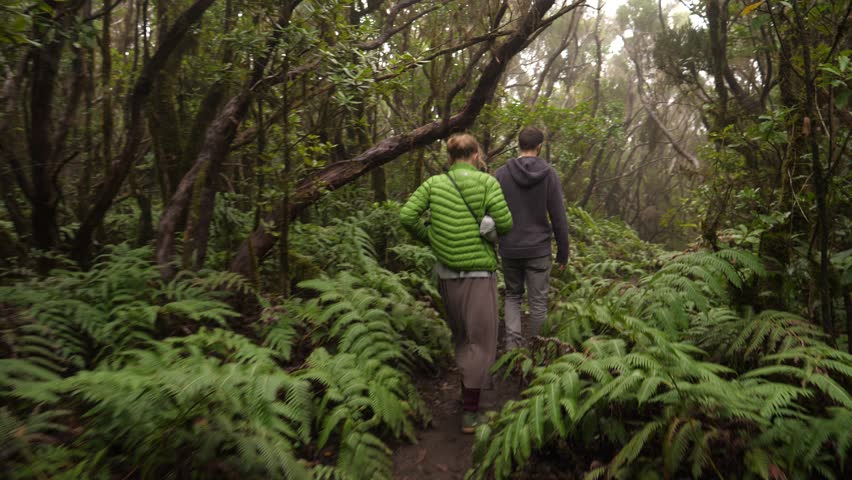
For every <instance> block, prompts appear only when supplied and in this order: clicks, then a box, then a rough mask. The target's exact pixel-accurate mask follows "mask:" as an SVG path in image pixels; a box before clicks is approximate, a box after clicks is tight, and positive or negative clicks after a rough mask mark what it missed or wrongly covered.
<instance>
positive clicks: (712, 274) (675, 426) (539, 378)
mask: <svg viewBox="0 0 852 480" xmlns="http://www.w3.org/2000/svg"><path fill="white" fill-rule="evenodd" d="M578 213H581V212H575V216H577V214H578ZM581 218H583V217H581ZM584 220H585V221H586V226H585V230H583V231H581V232H579V233H578V236H580V237H584V236H587V235H589V231H591V232H595V229H594V228H591V229H590V228H589V225H588V222H589V221H592V222H594V221H593V220H591V219H590V218H588V217H587V218H585V219H584ZM633 241H635V240H633V239H630V238H627V240H626V242H633ZM577 248H578V250H581V251H582V250H586V251H589V250H590V249H593V248H594V247H590V246H589V245H580V246H578V247H577ZM616 250H617V249H616ZM577 263H578V264H579V268H578V271H576V272H574V273H573V275H576V279H574V280H571V281H569V282H568V283H565V284H564V285H563V286H562V287H561V294H560V296H559V298H558V301H557V302H556V305H555V308H554V309H553V311H552V312H551V314H550V315H549V317H548V324H549V325H547V327H546V332H549V334H550V335H551V338H543V339H541V340H540V341H538V342H537V343H536V344H534V348H533V349H532V350H515V351H512V352H509V353H507V354H506V355H505V356H504V357H502V358H501V359H500V360H499V361H498V362H497V364H496V365H495V370H501V369H502V370H504V371H506V372H507V373H509V372H512V371H519V372H520V373H522V374H523V375H524V376H526V377H528V378H530V379H531V380H530V384H529V387H528V388H527V389H526V390H525V391H524V393H523V396H522V398H521V399H520V400H517V401H511V402H509V403H507V404H506V405H505V406H504V407H503V409H502V410H501V412H500V414H499V415H498V416H497V417H496V419H495V420H494V421H493V422H492V423H490V424H489V425H487V426H484V427H482V428H481V429H480V430H479V431H478V432H477V442H476V445H475V449H474V465H475V466H474V468H473V469H472V470H471V471H470V472H469V474H468V476H469V477H470V478H491V476H493V478H497V479H501V478H509V477H510V476H511V475H512V474H513V473H514V472H516V471H517V470H519V469H522V468H524V466H525V465H527V464H528V463H530V462H532V459H533V458H541V459H545V460H546V459H547V458H549V456H555V457H558V458H560V459H561V460H560V462H564V463H567V464H568V465H573V467H572V468H573V475H576V476H585V478H660V477H665V478H681V477H687V476H688V477H692V478H703V477H705V476H714V477H716V476H718V477H724V478H727V477H737V478H769V474H768V473H767V472H769V471H774V472H783V474H784V475H786V476H787V478H811V477H815V476H825V477H829V478H839V477H841V476H842V475H841V474H840V472H842V471H843V469H844V467H845V459H846V455H847V454H848V450H849V444H850V442H852V436H851V435H850V434H849V430H848V428H849V426H850V423H849V422H850V418H851V417H850V413H849V412H852V396H850V395H849V393H848V391H847V389H846V388H845V385H848V384H849V382H850V380H852V355H849V354H846V353H844V352H841V351H839V350H836V349H834V348H832V347H830V346H829V345H827V344H826V343H825V339H824V336H823V334H822V333H821V331H820V330H819V328H817V327H815V326H814V325H813V324H810V323H807V322H806V321H805V320H804V319H802V318H800V317H798V316H796V315H793V314H790V313H785V312H776V311H769V310H767V311H763V312H760V313H758V314H753V313H750V312H749V311H746V312H743V313H740V312H737V311H735V310H732V309H731V307H730V303H731V300H730V298H729V297H730V295H729V292H730V291H732V290H736V289H739V288H741V287H742V285H743V284H744V283H746V282H749V281H750V280H751V279H752V278H754V277H755V276H757V277H760V276H763V275H765V274H766V272H765V269H764V267H763V265H762V263H761V261H760V260H759V259H758V258H757V257H756V256H755V255H754V254H752V253H749V252H746V251H743V250H735V249H730V250H721V251H718V252H705V251H697V252H692V253H686V254H676V255H673V254H661V255H658V256H657V257H656V258H650V259H649V258H647V257H642V256H639V257H638V261H634V262H629V261H628V262H618V261H611V265H609V266H605V265H602V264H601V263H596V262H587V260H586V259H585V258H584V257H581V258H579V259H578V260H577ZM639 272H642V273H639ZM708 352H709V353H708ZM831 422H836V423H837V424H840V425H837V424H832V425H831V426H830V427H825V428H823V427H822V426H823V425H826V426H827V425H829V424H830V423H831ZM536 456H538V457H536Z"/></svg>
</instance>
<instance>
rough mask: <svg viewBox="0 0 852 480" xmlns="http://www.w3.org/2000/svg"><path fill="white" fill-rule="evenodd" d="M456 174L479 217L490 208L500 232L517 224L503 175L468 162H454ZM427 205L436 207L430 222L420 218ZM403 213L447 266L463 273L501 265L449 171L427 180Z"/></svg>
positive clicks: (408, 224)
mask: <svg viewBox="0 0 852 480" xmlns="http://www.w3.org/2000/svg"><path fill="white" fill-rule="evenodd" d="M450 175H452V176H453V180H455V181H456V184H457V185H458V186H459V188H460V189H461V191H462V193H464V198H465V200H467V203H468V205H470V207H471V208H472V209H473V211H474V212H475V213H476V216H477V218H479V219H482V217H483V215H484V214H485V213H486V212H487V214H488V215H491V217H492V218H494V223H496V224H497V233H498V234H500V235H504V234H506V233H507V232H508V231H509V230H510V229H511V228H512V214H511V212H509V207H508V206H507V205H506V200H505V199H504V198H503V190H502V189H501V188H500V184H499V183H498V182H497V179H495V178H494V177H492V176H491V175H488V174H487V173H483V172H480V171H478V170H477V169H476V168H474V167H473V165H470V164H469V163H465V162H458V163H456V164H454V165H453V166H452V167H451V168H450ZM426 210H429V211H430V212H431V220H430V225H428V226H427V225H426V224H425V223H424V222H423V220H421V218H420V217H421V216H422V215H423V212H425V211H426ZM399 217H400V220H401V221H402V225H403V226H404V227H405V228H406V229H407V230H408V231H409V232H411V233H412V234H413V235H414V236H415V237H417V238H418V239H420V240H422V241H424V242H428V243H429V244H430V245H431V246H432V250H434V252H435V256H436V257H438V261H440V262H441V263H443V264H444V265H446V266H447V267H449V268H452V269H453V270H458V271H463V272H471V271H487V272H493V271H494V270H496V269H497V254H496V253H495V252H494V248H493V247H492V246H491V244H490V243H489V242H487V241H486V240H484V239H483V238H482V237H480V236H479V222H477V221H476V220H475V219H474V218H473V216H472V215H471V214H470V211H469V210H468V209H467V207H465V205H464V202H463V201H462V199H461V197H460V196H459V192H458V190H456V187H454V186H453V183H452V182H451V181H450V179H449V178H447V176H446V175H444V174H441V175H435V176H434V177H431V178H429V179H428V180H426V181H425V182H423V184H422V185H420V187H419V188H417V190H416V191H415V192H414V193H413V194H412V195H411V198H409V199H408V202H407V203H406V204H405V205H404V206H403V207H402V211H400V214H399Z"/></svg>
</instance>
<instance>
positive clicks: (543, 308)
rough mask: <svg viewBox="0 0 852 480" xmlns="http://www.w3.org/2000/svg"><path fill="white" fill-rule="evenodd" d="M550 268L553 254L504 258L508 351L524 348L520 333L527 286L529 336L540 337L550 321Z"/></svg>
mask: <svg viewBox="0 0 852 480" xmlns="http://www.w3.org/2000/svg"><path fill="white" fill-rule="evenodd" d="M551 265H552V263H551V259H550V255H548V256H546V257H537V258H503V279H504V280H505V282H506V350H509V349H511V348H517V347H521V346H524V337H523V334H522V333H521V304H522V303H523V297H524V285H526V290H527V302H528V303H529V307H530V335H531V336H534V335H538V333H539V331H540V330H541V326H542V325H543V324H544V321H545V320H546V319H547V291H548V288H549V287H550V268H551Z"/></svg>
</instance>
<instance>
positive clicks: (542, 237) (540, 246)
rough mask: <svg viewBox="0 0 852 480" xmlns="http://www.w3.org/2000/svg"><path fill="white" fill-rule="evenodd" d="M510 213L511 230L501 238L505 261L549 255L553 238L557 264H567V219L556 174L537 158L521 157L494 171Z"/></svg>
mask: <svg viewBox="0 0 852 480" xmlns="http://www.w3.org/2000/svg"><path fill="white" fill-rule="evenodd" d="M495 176H496V177H497V181H499V182H500V186H501V187H502V188H503V195H504V196H505V197H506V203H507V204H508V205H509V210H510V211H511V212H512V221H513V224H514V225H513V226H512V230H511V231H510V232H509V233H508V234H507V235H506V236H505V237H501V238H500V255H501V256H502V257H504V258H536V257H544V256H548V255H550V254H551V246H550V244H551V238H552V237H551V232H552V233H553V235H554V236H555V237H556V263H558V264H564V263H565V262H567V261H568V217H567V215H566V214H565V206H564V205H563V204H562V185H561V182H560V181H559V176H558V175H557V174H556V170H554V169H553V167H551V166H550V165H549V164H548V163H547V162H546V161H545V160H544V159H542V158H539V157H520V158H513V159H512V160H509V163H507V164H506V165H504V166H503V167H501V168H500V169H499V170H497V173H496V174H495ZM548 216H549V217H550V219H549V220H548Z"/></svg>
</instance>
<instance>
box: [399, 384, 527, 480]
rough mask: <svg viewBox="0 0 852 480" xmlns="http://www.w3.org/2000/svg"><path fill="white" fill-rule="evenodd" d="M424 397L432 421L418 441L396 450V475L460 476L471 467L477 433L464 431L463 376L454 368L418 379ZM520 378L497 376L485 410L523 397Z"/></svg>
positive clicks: (485, 394)
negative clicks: (461, 399) (461, 386)
mask: <svg viewBox="0 0 852 480" xmlns="http://www.w3.org/2000/svg"><path fill="white" fill-rule="evenodd" d="M418 388H419V390H420V394H421V396H422V397H423V400H424V401H425V402H426V404H427V405H429V408H430V409H431V411H432V424H431V425H430V426H429V427H427V428H425V429H423V430H420V431H419V432H418V435H417V443H416V444H413V445H401V446H399V447H398V448H397V449H396V451H395V452H394V478H395V479H397V480H426V479H430V480H456V479H462V478H464V474H465V473H466V472H467V470H468V469H469V468H470V467H471V449H472V448H473V442H474V435H470V434H463V433H462V432H461V417H462V407H461V402H460V401H459V398H460V395H461V392H460V376H459V373H458V371H456V370H451V371H449V372H447V373H446V374H445V375H444V376H442V377H441V378H436V379H423V380H421V381H419V382H418ZM520 392H521V384H520V382H519V381H518V380H517V379H514V378H509V379H507V380H502V379H500V378H495V379H494V382H493V385H492V388H491V389H489V390H483V391H482V396H481V399H480V405H481V406H482V409H483V410H494V411H499V410H500V409H501V408H502V407H503V404H505V403H506V402H507V401H509V400H512V399H516V398H519V397H520Z"/></svg>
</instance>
